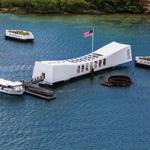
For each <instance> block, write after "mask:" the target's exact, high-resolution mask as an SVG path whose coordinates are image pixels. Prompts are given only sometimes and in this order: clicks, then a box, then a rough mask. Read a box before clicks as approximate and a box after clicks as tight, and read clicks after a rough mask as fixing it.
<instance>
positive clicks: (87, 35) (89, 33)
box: [84, 30, 93, 38]
mask: <svg viewBox="0 0 150 150" xmlns="http://www.w3.org/2000/svg"><path fill="white" fill-rule="evenodd" d="M92 35H93V30H91V31H89V32H84V37H85V38H87V37H91V36H92Z"/></svg>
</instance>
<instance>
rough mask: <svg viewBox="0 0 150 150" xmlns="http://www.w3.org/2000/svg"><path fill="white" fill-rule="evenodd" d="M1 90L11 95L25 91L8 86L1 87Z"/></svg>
mask: <svg viewBox="0 0 150 150" xmlns="http://www.w3.org/2000/svg"><path fill="white" fill-rule="evenodd" d="M0 92H1V93H5V94H9V95H23V93H24V89H23V90H20V91H16V90H11V89H8V88H2V87H1V88H0Z"/></svg>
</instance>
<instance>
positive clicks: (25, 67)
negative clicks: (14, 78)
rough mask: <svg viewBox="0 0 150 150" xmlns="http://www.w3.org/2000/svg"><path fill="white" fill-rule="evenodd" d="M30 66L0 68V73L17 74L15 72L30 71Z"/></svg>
mask: <svg viewBox="0 0 150 150" xmlns="http://www.w3.org/2000/svg"><path fill="white" fill-rule="evenodd" d="M32 68H33V66H32V65H25V64H24V65H12V66H0V71H1V72H14V71H15V72H17V71H30V70H32Z"/></svg>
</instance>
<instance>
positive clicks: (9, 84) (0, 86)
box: [0, 79, 25, 95]
mask: <svg viewBox="0 0 150 150" xmlns="http://www.w3.org/2000/svg"><path fill="white" fill-rule="evenodd" d="M24 91H25V89H24V86H23V83H22V82H18V81H16V82H13V81H9V80H5V79H0V92H2V93H6V94H11V95H23V93H24Z"/></svg>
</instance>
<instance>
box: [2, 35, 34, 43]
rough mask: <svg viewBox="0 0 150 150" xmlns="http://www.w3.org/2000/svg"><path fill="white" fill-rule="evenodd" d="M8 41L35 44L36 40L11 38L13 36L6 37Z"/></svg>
mask: <svg viewBox="0 0 150 150" xmlns="http://www.w3.org/2000/svg"><path fill="white" fill-rule="evenodd" d="M5 39H6V40H15V41H21V42H33V41H34V39H20V38H17V37H11V36H5Z"/></svg>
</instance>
